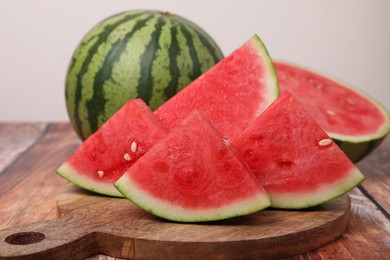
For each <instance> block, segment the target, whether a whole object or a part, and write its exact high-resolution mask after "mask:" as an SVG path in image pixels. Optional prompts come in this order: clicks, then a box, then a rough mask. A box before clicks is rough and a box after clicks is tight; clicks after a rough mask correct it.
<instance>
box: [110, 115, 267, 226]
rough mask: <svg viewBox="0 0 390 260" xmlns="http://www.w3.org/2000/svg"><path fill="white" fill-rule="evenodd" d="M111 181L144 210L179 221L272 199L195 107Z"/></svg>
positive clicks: (240, 210)
mask: <svg viewBox="0 0 390 260" xmlns="http://www.w3.org/2000/svg"><path fill="white" fill-rule="evenodd" d="M115 186H116V187H117V188H118V190H119V191H120V192H121V193H123V195H124V196H125V197H127V198H128V199H129V200H131V201H132V202H133V203H135V204H136V205H138V206H139V207H141V208H143V209H145V210H146V211H148V212H150V213H152V214H154V215H156V216H159V217H161V218H164V219H168V220H173V221H179V222H202V221H213V220H220V219H226V218H230V217H236V216H240V215H245V214H249V213H252V212H255V211H259V210H261V209H264V208H266V207H268V206H269V205H270V200H269V197H268V195H267V194H266V193H265V192H264V189H263V187H261V185H260V184H259V182H258V181H257V179H256V177H255V176H254V175H253V173H252V172H251V171H250V169H249V168H248V165H247V164H246V163H245V162H244V161H243V160H242V158H240V157H239V155H238V154H237V152H236V150H235V149H234V148H233V147H232V146H231V145H230V143H229V141H228V140H227V139H226V138H225V137H224V136H223V135H222V134H221V133H220V132H219V130H218V129H217V128H216V127H215V126H214V125H213V123H212V122H211V121H210V119H208V118H207V117H206V116H205V115H203V113H202V112H200V111H196V110H194V111H193V112H192V113H190V114H189V115H188V116H187V117H186V118H185V119H184V120H183V121H182V122H181V123H180V124H178V125H177V126H176V127H175V128H173V129H172V130H171V131H170V132H169V134H168V135H167V136H166V137H165V138H164V139H162V140H161V141H160V142H158V143H157V144H156V145H155V146H153V147H152V148H151V149H150V150H149V151H148V152H146V153H145V154H144V156H143V157H141V158H140V159H139V160H138V161H137V162H136V163H134V164H133V166H132V167H130V168H129V169H128V170H127V171H126V172H125V174H124V175H123V176H122V177H121V178H120V179H119V180H118V181H117V182H116V183H115Z"/></svg>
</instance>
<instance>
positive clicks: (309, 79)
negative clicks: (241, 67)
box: [274, 61, 390, 162]
mask: <svg viewBox="0 0 390 260" xmlns="http://www.w3.org/2000/svg"><path fill="white" fill-rule="evenodd" d="M274 64H275V68H276V71H277V74H278V78H279V85H280V90H281V92H283V91H289V92H290V93H291V94H292V95H293V96H294V97H295V98H296V99H297V100H298V101H299V102H300V103H301V104H302V105H303V106H304V107H305V108H306V110H307V111H308V112H309V114H310V115H311V116H312V117H313V118H314V119H315V120H316V121H317V123H318V124H319V125H320V126H321V127H322V129H324V130H325V131H326V132H327V133H328V135H329V136H330V137H331V138H332V139H333V140H334V141H335V142H336V143H337V144H338V145H339V147H340V148H341V149H342V150H343V151H344V152H345V153H346V154H347V155H348V157H349V158H350V159H351V160H352V161H354V162H357V161H359V160H361V159H363V158H364V157H365V156H366V155H368V154H369V153H370V152H371V151H373V150H374V148H376V147H377V146H378V145H379V144H380V143H381V142H382V140H383V139H384V138H385V137H386V136H387V134H388V133H389V131H390V116H389V113H388V112H387V111H386V110H385V108H384V107H383V106H382V105H381V104H379V103H378V102H377V101H375V100H374V99H373V98H371V97H369V96H367V95H366V94H364V93H363V92H361V91H359V90H358V89H356V88H354V87H352V86H350V85H348V84H346V83H343V82H341V81H339V80H336V79H334V78H332V77H330V76H326V75H324V74H321V73H319V72H315V71H313V70H310V69H307V68H303V67H302V66H300V65H294V64H291V63H286V62H280V61H279V62H275V63H274Z"/></svg>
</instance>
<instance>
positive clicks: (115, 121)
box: [57, 99, 167, 197]
mask: <svg viewBox="0 0 390 260" xmlns="http://www.w3.org/2000/svg"><path fill="white" fill-rule="evenodd" d="M166 134H167V130H166V128H165V127H163V126H162V125H161V123H160V121H159V120H158V119H157V118H156V116H155V115H153V113H152V111H151V110H150V108H149V107H148V106H147V105H146V104H145V103H144V102H143V101H142V100H141V99H133V100H130V101H128V102H127V104H125V105H124V106H123V107H122V108H121V109H119V110H118V111H117V112H116V113H115V114H114V115H113V116H112V117H111V118H110V119H109V120H108V121H106V122H105V123H104V124H103V125H102V126H101V127H100V128H99V129H98V130H97V131H96V132H95V133H94V134H93V135H91V136H90V137H89V138H88V139H86V140H85V141H84V142H83V143H82V144H81V145H80V146H79V147H78V148H77V149H76V150H75V151H74V152H73V154H71V156H70V157H69V158H68V159H67V160H66V161H65V162H64V163H63V164H62V165H61V166H60V167H59V168H58V170H57V173H58V174H59V175H60V176H62V177H63V178H65V179H67V180H69V181H70V182H72V183H74V184H76V185H78V186H80V187H82V188H84V189H87V190H90V191H93V192H96V193H101V194H105V195H110V196H118V197H119V196H120V197H122V194H121V193H120V192H119V191H118V190H117V189H116V188H115V187H114V185H113V183H114V182H115V181H116V180H117V179H118V178H119V177H120V176H121V175H122V174H123V172H124V171H125V170H126V169H127V168H129V167H130V166H131V165H132V164H133V163H134V162H135V161H137V159H138V158H140V157H141V156H142V155H143V154H144V153H145V152H146V151H147V150H149V148H150V147H152V146H153V145H154V144H155V143H157V142H158V141H159V140H161V139H162V138H163V137H165V135H166Z"/></svg>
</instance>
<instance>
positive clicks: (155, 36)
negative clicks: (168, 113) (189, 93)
mask: <svg viewBox="0 0 390 260" xmlns="http://www.w3.org/2000/svg"><path fill="white" fill-rule="evenodd" d="M164 24H165V20H164V19H163V18H162V17H159V18H158V21H157V24H156V25H155V30H154V31H153V33H152V35H151V40H150V42H149V43H148V45H147V46H146V49H145V52H144V53H143V54H142V55H141V77H140V79H139V82H138V86H137V91H138V97H139V98H141V99H142V100H143V101H144V102H145V103H146V104H148V105H149V104H150V99H151V97H152V92H153V76H152V66H153V61H154V60H155V58H156V53H157V50H158V49H159V48H160V47H161V46H160V45H159V38H160V35H161V33H162V30H161V28H162V27H163V26H164Z"/></svg>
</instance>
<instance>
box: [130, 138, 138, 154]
mask: <svg viewBox="0 0 390 260" xmlns="http://www.w3.org/2000/svg"><path fill="white" fill-rule="evenodd" d="M137 147H138V145H137V143H136V142H134V141H133V142H132V143H131V145H130V150H131V151H132V152H133V153H135V152H136V151H137Z"/></svg>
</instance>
